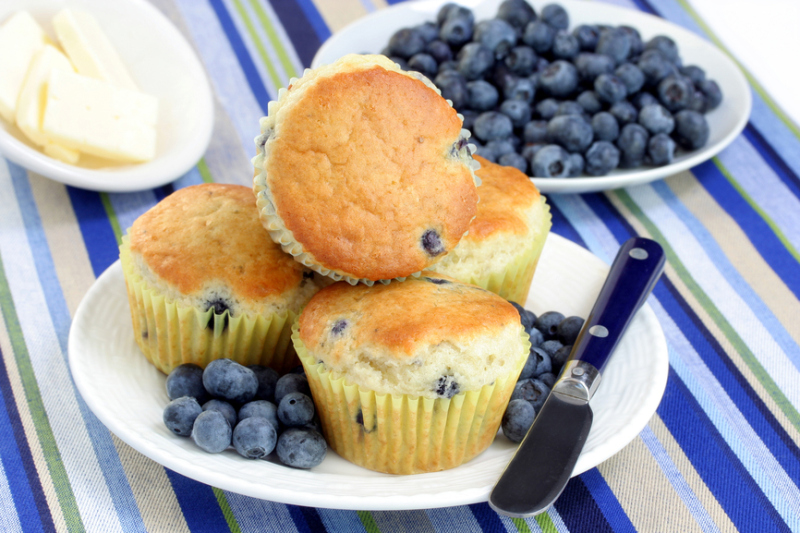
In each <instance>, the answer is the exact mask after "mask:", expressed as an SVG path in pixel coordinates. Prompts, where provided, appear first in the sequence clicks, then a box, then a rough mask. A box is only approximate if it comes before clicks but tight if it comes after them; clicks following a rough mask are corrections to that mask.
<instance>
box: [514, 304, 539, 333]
mask: <svg viewBox="0 0 800 533" xmlns="http://www.w3.org/2000/svg"><path fill="white" fill-rule="evenodd" d="M508 303H510V304H511V305H513V306H514V309H516V310H517V312H518V313H519V320H520V323H522V327H524V328H525V331H530V329H531V328H532V327H533V323H534V322H536V314H535V313H534V312H533V311H530V310H528V309H525V308H524V307H523V306H521V305H520V304H518V303H517V302H514V301H512V300H509V301H508Z"/></svg>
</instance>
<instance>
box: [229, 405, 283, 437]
mask: <svg viewBox="0 0 800 533" xmlns="http://www.w3.org/2000/svg"><path fill="white" fill-rule="evenodd" d="M253 416H260V417H263V418H266V419H267V420H268V421H269V422H270V424H272V425H273V426H274V427H275V429H276V430H277V429H279V428H280V425H279V423H278V407H277V406H276V405H275V404H274V403H272V402H268V401H266V400H254V401H252V402H247V403H246V404H244V405H243V406H242V407H241V408H240V409H239V422H241V421H242V420H244V419H245V418H250V417H253Z"/></svg>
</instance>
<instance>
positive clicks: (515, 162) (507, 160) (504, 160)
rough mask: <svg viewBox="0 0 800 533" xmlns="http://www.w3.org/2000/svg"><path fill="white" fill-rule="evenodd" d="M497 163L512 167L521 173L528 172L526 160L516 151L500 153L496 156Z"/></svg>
mask: <svg viewBox="0 0 800 533" xmlns="http://www.w3.org/2000/svg"><path fill="white" fill-rule="evenodd" d="M497 164H498V165H503V166H504V167H514V168H516V169H517V170H519V171H520V172H522V173H527V172H528V160H527V159H525V157H524V156H523V155H521V154H518V153H516V152H512V153H510V154H503V155H501V156H500V157H498V158H497Z"/></svg>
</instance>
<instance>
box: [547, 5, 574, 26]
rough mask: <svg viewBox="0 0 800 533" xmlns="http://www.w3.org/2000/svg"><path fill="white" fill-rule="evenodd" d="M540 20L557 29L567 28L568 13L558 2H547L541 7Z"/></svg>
mask: <svg viewBox="0 0 800 533" xmlns="http://www.w3.org/2000/svg"><path fill="white" fill-rule="evenodd" d="M541 20H543V21H544V22H546V23H547V24H549V25H550V26H552V27H554V28H555V29H557V30H566V29H567V28H569V14H568V13H567V11H566V10H565V9H564V8H563V7H561V6H560V5H558V4H547V5H546V6H544V7H543V8H542V12H541Z"/></svg>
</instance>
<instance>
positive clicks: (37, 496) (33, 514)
mask: <svg viewBox="0 0 800 533" xmlns="http://www.w3.org/2000/svg"><path fill="white" fill-rule="evenodd" d="M0 395H2V398H0V427H3V428H10V430H9V432H8V433H6V434H4V436H3V438H0V460H1V461H2V463H3V468H4V469H5V473H6V481H7V483H8V487H9V490H10V491H11V495H12V497H13V498H14V506H15V507H16V512H17V516H18V517H19V521H20V524H22V530H23V531H26V532H27V531H36V532H38V531H55V525H54V524H53V517H52V516H51V515H50V508H49V507H48V505H47V500H46V499H45V496H44V492H43V491H42V485H41V482H40V481H39V476H38V475H37V472H36V465H35V464H34V463H33V457H32V456H31V450H30V447H29V446H28V441H27V439H26V438H25V431H24V430H23V428H22V420H21V419H20V416H19V412H18V411H17V409H16V403H15V401H14V392H13V391H12V390H11V383H10V382H9V379H8V370H7V368H6V365H5V359H4V358H3V352H2V350H0ZM43 521H44V522H43Z"/></svg>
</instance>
